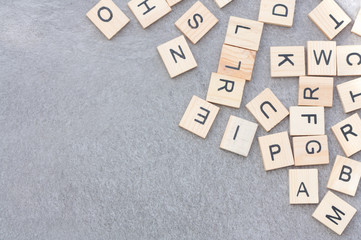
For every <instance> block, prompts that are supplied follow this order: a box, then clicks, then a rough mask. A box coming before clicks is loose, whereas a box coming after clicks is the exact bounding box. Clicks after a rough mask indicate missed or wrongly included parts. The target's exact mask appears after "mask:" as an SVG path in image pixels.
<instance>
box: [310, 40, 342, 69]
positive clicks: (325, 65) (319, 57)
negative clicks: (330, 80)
mask: <svg viewBox="0 0 361 240" xmlns="http://www.w3.org/2000/svg"><path fill="white" fill-rule="evenodd" d="M336 52H337V50H336V42H335V41H329V42H326V41H308V42H307V69H308V75H311V76H336V54H337V53H336Z"/></svg>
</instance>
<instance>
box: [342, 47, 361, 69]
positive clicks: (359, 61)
mask: <svg viewBox="0 0 361 240" xmlns="http://www.w3.org/2000/svg"><path fill="white" fill-rule="evenodd" d="M359 75H361V45H349V46H337V76H359Z"/></svg>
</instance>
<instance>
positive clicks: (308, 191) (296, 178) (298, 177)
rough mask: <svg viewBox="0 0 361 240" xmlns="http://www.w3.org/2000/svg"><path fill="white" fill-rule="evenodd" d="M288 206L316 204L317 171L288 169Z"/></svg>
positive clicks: (317, 200)
mask: <svg viewBox="0 0 361 240" xmlns="http://www.w3.org/2000/svg"><path fill="white" fill-rule="evenodd" d="M288 176H289V193H290V204H316V203H318V202H319V199H318V170H317V169H290V170H289V172H288Z"/></svg>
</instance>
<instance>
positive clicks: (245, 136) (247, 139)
mask: <svg viewBox="0 0 361 240" xmlns="http://www.w3.org/2000/svg"><path fill="white" fill-rule="evenodd" d="M257 127H258V124H257V123H253V122H250V121H247V120H244V119H242V118H238V117H235V116H231V117H230V118H229V121H228V124H227V127H226V131H225V132H224V135H223V138H222V142H221V146H220V147H221V148H222V149H224V150H228V151H230V152H233V153H237V154H239V155H242V156H244V157H247V156H248V153H249V150H250V149H251V145H252V142H253V139H254V136H255V134H256V131H257Z"/></svg>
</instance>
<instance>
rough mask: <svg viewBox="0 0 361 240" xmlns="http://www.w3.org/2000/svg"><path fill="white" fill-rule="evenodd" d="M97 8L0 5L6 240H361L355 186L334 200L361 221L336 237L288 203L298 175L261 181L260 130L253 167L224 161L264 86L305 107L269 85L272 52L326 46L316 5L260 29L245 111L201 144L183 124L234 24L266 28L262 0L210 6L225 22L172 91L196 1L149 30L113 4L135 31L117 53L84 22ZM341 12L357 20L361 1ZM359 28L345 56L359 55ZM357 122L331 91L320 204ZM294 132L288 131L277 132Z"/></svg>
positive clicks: (219, 124) (1, 217) (304, 3)
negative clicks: (348, 128) (341, 128)
mask: <svg viewBox="0 0 361 240" xmlns="http://www.w3.org/2000/svg"><path fill="white" fill-rule="evenodd" d="M97 2H98V0H88V1H69V0H65V1H58V0H46V1H45V0H37V1H35V0H28V1H20V0H12V1H4V0H3V1H1V7H0V15H1V17H2V18H1V23H0V32H1V34H0V70H1V76H0V102H1V104H0V190H1V193H0V239H4V240H5V239H6V240H7V239H44V240H45V239H46V240H48V239H52V240H57V239H94V240H95V239H96V240H99V239H207V240H208V239H360V234H361V230H360V229H361V214H360V211H361V204H360V203H361V190H360V188H359V189H358V191H357V194H356V196H355V197H349V196H346V195H344V194H341V193H336V194H337V195H338V196H340V197H341V198H342V199H344V200H345V201H347V202H348V203H350V204H351V205H352V206H354V207H355V208H357V210H358V211H359V212H358V213H357V214H356V215H355V217H354V219H353V220H352V222H351V223H350V224H349V226H348V227H347V228H346V230H345V232H344V233H343V235H342V236H341V237H339V236H338V235H336V234H335V233H333V232H332V231H331V230H329V229H328V228H326V227H325V226H323V225H322V224H321V223H319V222H318V221H316V220H315V219H313V218H312V216H311V215H312V213H313V211H314V210H315V208H316V205H296V206H291V205H289V196H288V169H290V168H285V169H279V170H275V171H270V172H265V171H264V168H263V163H262V158H261V155H260V150H259V145H258V142H257V139H256V138H257V137H259V136H264V135H266V134H267V133H266V132H265V131H264V130H263V129H262V127H259V128H258V130H257V134H256V138H255V140H254V142H253V145H252V148H251V151H250V154H249V156H248V157H247V158H244V157H241V156H238V155H236V154H233V153H230V152H226V151H223V150H221V149H219V145H220V142H221V139H222V136H223V133H224V130H225V128H226V124H227V121H228V119H229V116H230V115H235V116H238V117H242V118H244V119H247V120H251V121H253V122H256V120H255V119H254V118H253V117H252V116H251V114H250V113H249V112H248V111H247V110H246V109H245V107H244V106H245V104H246V103H248V102H249V101H250V100H252V99H253V98H254V97H255V96H256V95H258V94H259V93H260V92H261V91H262V90H264V89H265V88H266V87H269V88H270V89H271V90H272V91H273V92H274V93H275V94H276V96H277V97H278V98H279V99H280V100H281V101H282V102H283V104H284V105H285V106H286V107H287V108H289V107H290V106H293V105H297V96H298V79H297V78H271V77H270V57H269V48H270V46H292V45H302V46H306V42H307V41H308V40H327V38H326V37H325V35H323V33H322V32H321V31H320V30H319V29H318V28H317V27H316V26H315V25H314V24H313V23H312V22H311V21H310V20H309V19H308V18H307V14H308V13H309V12H310V11H311V10H312V9H313V8H315V7H316V6H317V5H318V4H319V3H320V1H315V0H299V1H297V4H296V13H295V19H294V25H293V27H292V28H284V27H278V26H274V25H265V27H264V31H263V36H262V40H261V45H260V49H259V51H258V53H257V58H256V63H255V68H254V73H253V79H252V81H251V82H247V84H246V88H245V92H244V97H243V101H242V106H241V108H240V109H231V108H228V107H221V110H220V113H219V115H218V117H217V118H216V120H215V122H214V124H213V126H212V128H211V131H210V132H209V134H208V137H207V138H206V139H205V140H203V139H201V138H199V137H197V136H195V135H193V134H191V133H189V132H187V131H185V130H183V129H181V128H179V127H178V124H179V121H180V119H181V117H182V115H183V113H184V111H185V109H186V107H187V105H188V103H189V101H190V100H191V97H192V96H193V95H197V96H199V97H201V98H203V99H205V97H206V94H207V90H208V84H209V79H210V76H211V73H212V72H216V71H217V66H218V60H219V56H220V52H221V47H222V44H223V42H224V38H225V34H226V28H227V23H228V19H229V16H237V17H243V18H249V19H254V20H257V19H258V11H259V4H260V0H255V1H246V0H234V1H233V2H232V3H230V4H229V5H228V6H226V7H224V8H223V9H219V8H218V7H217V5H216V4H215V3H214V2H213V1H212V0H207V1H206V0H203V1H202V2H203V3H204V4H205V6H206V7H207V8H208V9H209V10H210V11H211V12H212V13H213V14H214V15H215V16H216V17H217V18H218V19H219V23H218V24H217V25H216V26H215V27H214V28H213V29H212V30H211V31H210V32H209V33H208V34H207V35H206V36H205V37H204V38H203V39H202V40H201V41H200V42H199V43H197V44H196V45H193V44H191V43H190V42H189V41H188V44H189V45H190V48H191V50H192V52H193V54H194V57H195V59H196V61H197V63H198V67H197V68H196V69H194V70H192V71H190V72H187V73H185V74H183V75H180V76H178V77H176V78H175V79H170V78H169V76H168V73H167V71H166V68H165V66H164V64H163V62H162V60H161V58H160V56H159V54H158V52H157V50H156V47H157V46H158V45H160V44H162V43H164V42H167V41H169V40H171V39H173V38H175V37H178V36H180V35H181V33H180V32H179V31H178V30H177V29H176V27H175V26H174V23H175V22H176V20H178V18H179V17H180V16H182V15H183V14H184V13H185V11H186V10H188V9H189V8H190V7H191V6H192V5H193V4H194V3H195V0H183V2H181V3H179V4H177V5H176V6H174V7H173V8H172V12H171V13H169V14H168V15H167V16H165V17H164V18H162V19H160V20H159V21H158V22H156V23H155V24H153V25H152V26H150V27H149V28H147V29H146V30H143V29H142V28H141V26H140V24H139V23H138V21H137V20H136V18H135V17H134V15H133V14H132V13H131V11H130V10H129V8H128V7H127V2H126V1H119V0H114V2H115V3H116V4H117V5H118V6H119V8H120V9H122V10H123V11H124V13H125V14H126V15H127V16H128V17H129V18H130V20H131V21H130V23H129V24H128V25H127V26H126V27H125V28H124V29H123V30H121V31H120V32H119V33H118V34H117V35H116V36H115V37H114V38H113V39H112V40H111V41H108V40H107V39H106V38H105V36H104V35H103V34H102V33H101V32H100V31H99V30H98V29H97V28H96V27H95V26H94V25H93V24H92V23H91V22H90V20H89V19H87V17H86V16H85V14H86V13H87V12H88V11H89V10H90V9H91V8H92V7H93V6H94V5H95V4H96V3H97ZM337 2H338V3H339V4H340V5H341V6H342V7H343V8H344V9H345V11H346V12H347V14H348V15H349V16H350V17H351V18H352V19H355V17H356V14H357V12H358V10H359V9H360V7H361V6H360V1H358V0H348V1H340V0H338V1H337ZM352 25H353V22H352V23H351V24H350V25H349V26H348V27H347V28H346V29H345V30H343V31H342V32H341V33H340V34H339V35H338V36H337V37H336V38H335V40H336V41H337V44H338V45H347V44H351V45H352V44H361V38H360V37H358V36H356V35H354V34H352V33H351V27H352ZM354 78H356V77H336V78H335V85H337V84H340V83H343V82H345V81H347V80H350V79H354ZM356 112H357V113H359V114H361V111H360V110H358V111H356ZM351 114H352V113H350V114H344V112H343V108H342V105H341V102H340V99H339V97H338V94H337V91H336V90H334V106H333V107H332V108H327V109H326V110H325V115H326V133H327V135H328V137H329V147H330V164H329V165H323V166H315V167H312V168H317V169H318V170H319V188H320V199H322V198H323V196H324V195H325V193H326V192H327V188H326V185H327V181H328V178H329V175H330V172H331V169H332V166H333V163H334V161H335V157H336V155H337V154H339V155H342V156H344V153H343V151H342V149H341V147H340V145H339V144H338V142H337V140H336V138H335V136H334V135H333V134H332V132H331V130H330V127H331V126H333V125H334V124H336V123H337V122H339V121H341V120H343V119H345V118H347V117H348V116H350V115H351ZM288 127H289V121H288V119H286V120H284V121H282V122H281V123H280V124H279V125H277V126H276V127H275V128H274V129H272V130H271V131H270V134H272V133H277V132H281V131H288ZM351 158H352V159H355V160H360V159H361V153H360V152H359V153H357V154H355V155H353V156H352V157H351ZM291 168H294V167H291Z"/></svg>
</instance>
